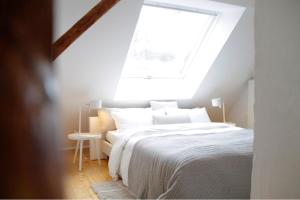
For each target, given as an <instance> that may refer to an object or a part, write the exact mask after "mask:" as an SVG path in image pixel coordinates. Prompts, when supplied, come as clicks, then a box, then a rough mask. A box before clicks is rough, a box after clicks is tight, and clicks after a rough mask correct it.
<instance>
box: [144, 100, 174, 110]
mask: <svg viewBox="0 0 300 200" xmlns="http://www.w3.org/2000/svg"><path fill="white" fill-rule="evenodd" d="M150 105H151V108H152V110H160V109H166V108H178V104H177V102H176V101H150Z"/></svg>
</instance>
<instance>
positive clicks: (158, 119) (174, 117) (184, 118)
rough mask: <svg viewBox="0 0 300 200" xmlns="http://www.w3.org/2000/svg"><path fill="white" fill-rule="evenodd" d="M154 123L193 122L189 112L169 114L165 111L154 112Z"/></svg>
mask: <svg viewBox="0 0 300 200" xmlns="http://www.w3.org/2000/svg"><path fill="white" fill-rule="evenodd" d="M152 117H153V124H182V123H191V119H190V117H189V115H188V114H185V113H177V114H167V115H165V114H164V113H154V114H153V116H152Z"/></svg>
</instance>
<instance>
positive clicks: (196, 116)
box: [189, 107, 211, 123]
mask: <svg viewBox="0 0 300 200" xmlns="http://www.w3.org/2000/svg"><path fill="white" fill-rule="evenodd" d="M189 116H190V119H191V121H192V123H197V122H204V123H205V122H211V120H210V118H209V116H208V114H207V111H206V108H205V107H203V108H194V109H191V110H190V111H189Z"/></svg>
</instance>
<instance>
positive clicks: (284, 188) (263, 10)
mask: <svg viewBox="0 0 300 200" xmlns="http://www.w3.org/2000/svg"><path fill="white" fill-rule="evenodd" d="M299 10H300V1H299V0H284V1H283V0H258V1H256V26H255V28H256V31H255V33H256V67H255V90H256V94H255V96H256V98H255V142H254V163H253V177H252V197H253V198H271V199H273V198H283V199H286V198H295V199H299V198H300V128H299V123H300V106H299V102H300V39H299V36H300V12H299Z"/></svg>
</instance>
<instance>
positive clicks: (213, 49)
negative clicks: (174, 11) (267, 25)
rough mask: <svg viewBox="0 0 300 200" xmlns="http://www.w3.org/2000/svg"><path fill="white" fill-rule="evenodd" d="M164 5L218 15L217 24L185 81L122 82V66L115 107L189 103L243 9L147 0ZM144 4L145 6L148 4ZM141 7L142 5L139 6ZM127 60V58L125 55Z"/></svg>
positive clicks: (208, 3) (182, 0)
mask: <svg viewBox="0 0 300 200" xmlns="http://www.w3.org/2000/svg"><path fill="white" fill-rule="evenodd" d="M149 1H158V2H159V4H160V5H162V4H161V2H162V3H163V4H164V3H166V4H171V5H173V4H174V5H176V7H177V5H179V7H188V8H189V7H192V8H197V9H195V10H202V9H203V10H210V11H213V12H216V13H218V17H217V20H216V23H215V24H214V25H213V28H212V29H211V31H210V33H208V34H209V36H208V37H207V38H206V39H205V41H204V43H203V44H202V45H203V47H202V48H201V49H200V50H199V52H198V55H199V56H196V57H195V58H194V60H193V62H192V66H191V68H190V69H189V71H188V73H187V75H186V77H185V78H184V79H147V77H146V79H141V78H125V76H124V75H125V73H124V69H125V67H126V66H125V65H124V66H123V71H122V74H121V77H120V79H119V83H118V87H117V90H116V93H115V96H114V101H116V102H118V103H123V102H128V103H129V102H130V103H133V102H135V103H137V102H143V103H145V102H147V101H148V100H182V99H192V98H193V96H194V95H195V94H196V91H198V89H199V86H200V85H201V83H202V81H203V80H204V78H205V77H206V75H207V73H208V72H209V70H210V68H211V67H212V66H213V64H214V62H215V61H216V59H217V57H218V55H219V54H220V52H221V51H222V49H223V47H224V46H225V44H226V42H227V41H228V39H229V37H230V36H231V34H232V32H233V30H234V29H235V27H236V26H237V24H238V23H239V21H240V19H241V17H242V16H243V14H244V12H245V10H246V8H245V7H243V6H239V5H233V4H228V3H222V2H216V1H194V0H193V1H187V0H149ZM149 1H147V2H149ZM141 6H142V5H141ZM125 56H126V54H125Z"/></svg>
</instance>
